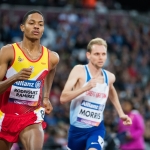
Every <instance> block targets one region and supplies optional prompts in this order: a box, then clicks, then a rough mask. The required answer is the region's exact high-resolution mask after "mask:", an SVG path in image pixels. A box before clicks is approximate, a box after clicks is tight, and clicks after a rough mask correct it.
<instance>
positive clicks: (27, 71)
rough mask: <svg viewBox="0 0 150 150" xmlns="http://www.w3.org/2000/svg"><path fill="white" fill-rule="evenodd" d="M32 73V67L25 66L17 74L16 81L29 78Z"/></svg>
mask: <svg viewBox="0 0 150 150" xmlns="http://www.w3.org/2000/svg"><path fill="white" fill-rule="evenodd" d="M31 73H32V68H23V69H22V70H21V71H20V72H19V73H17V74H15V78H16V81H22V80H28V79H29V78H30V75H31Z"/></svg>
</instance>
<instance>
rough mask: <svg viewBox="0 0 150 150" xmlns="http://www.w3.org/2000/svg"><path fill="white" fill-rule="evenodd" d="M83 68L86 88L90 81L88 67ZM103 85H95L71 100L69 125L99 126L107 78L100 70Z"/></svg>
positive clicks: (82, 126)
mask: <svg viewBox="0 0 150 150" xmlns="http://www.w3.org/2000/svg"><path fill="white" fill-rule="evenodd" d="M84 67H85V73H86V83H85V84H84V85H83V86H86V85H87V84H88V82H89V80H90V79H91V74H90V71H89V69H88V65H86V66H84ZM102 73H103V77H104V83H102V84H100V83H97V85H96V87H94V88H92V89H90V90H89V91H86V92H84V93H82V94H81V95H79V96H78V97H76V98H75V99H73V100H72V101H71V106H70V124H71V125H74V126H76V127H79V128H89V127H93V126H99V124H100V123H101V121H102V120H103V111H104V108H105V104H106V101H107V98H108V92H109V86H108V76H107V73H106V71H105V70H103V69H102Z"/></svg>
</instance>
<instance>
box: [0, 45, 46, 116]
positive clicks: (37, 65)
mask: <svg viewBox="0 0 150 150" xmlns="http://www.w3.org/2000/svg"><path fill="white" fill-rule="evenodd" d="M12 46H13V49H14V61H13V64H12V65H11V66H10V67H9V68H8V70H7V72H6V75H5V79H4V80H6V79H8V78H10V77H11V76H13V75H14V74H16V73H19V72H20V71H21V70H22V69H23V68H32V74H31V76H30V78H29V79H28V80H24V81H17V82H15V83H14V84H13V85H12V86H11V87H10V88H8V89H7V90H6V91H5V92H4V93H3V94H1V95H0V109H1V110H2V112H4V113H6V114H24V113H27V112H31V111H34V110H35V109H37V108H39V107H40V105H41V100H42V88H43V85H44V79H45V77H46V75H47V74H48V71H49V52H48V50H47V48H46V47H44V46H42V54H41V56H40V58H39V59H38V60H36V61H32V60H30V59H29V58H28V57H27V56H26V55H25V53H24V52H23V51H22V50H21V48H20V47H19V45H18V44H17V43H14V44H12Z"/></svg>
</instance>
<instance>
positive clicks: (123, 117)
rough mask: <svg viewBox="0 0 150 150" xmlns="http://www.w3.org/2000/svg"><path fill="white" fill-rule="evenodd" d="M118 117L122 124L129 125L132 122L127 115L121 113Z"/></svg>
mask: <svg viewBox="0 0 150 150" xmlns="http://www.w3.org/2000/svg"><path fill="white" fill-rule="evenodd" d="M120 119H121V120H122V121H123V124H124V125H131V124H132V120H131V118H130V117H129V116H128V115H125V114H123V115H122V116H120Z"/></svg>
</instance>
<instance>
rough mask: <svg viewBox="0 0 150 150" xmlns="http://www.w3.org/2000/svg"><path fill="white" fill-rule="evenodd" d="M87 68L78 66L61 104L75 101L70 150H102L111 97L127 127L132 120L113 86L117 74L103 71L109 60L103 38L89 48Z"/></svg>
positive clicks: (72, 114)
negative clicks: (104, 114)
mask: <svg viewBox="0 0 150 150" xmlns="http://www.w3.org/2000/svg"><path fill="white" fill-rule="evenodd" d="M86 56H87V59H88V60H89V63H88V64H87V65H77V66H75V67H74V68H73V69H72V71H71V73H70V75H69V78H68V80H67V82H66V85H65V87H64V90H63V91H62V94H61V97H60V101H61V103H66V102H71V107H70V129H69V135H68V149H69V150H85V149H86V150H102V149H103V146H104V136H105V127H104V122H103V111H104V108H105V104H106V101H107V98H108V97H109V99H110V100H111V101H112V103H113V105H114V106H115V108H116V110H117V112H118V114H119V117H120V118H121V119H122V120H123V123H124V124H125V125H131V124H132V121H131V119H130V118H129V117H128V116H127V115H125V114H124V112H123V110H122V108H121V105H120V102H119V99H118V96H117V92H116V90H115V88H114V86H113V83H114V82H115V76H114V74H112V73H110V72H109V71H106V70H104V69H102V67H103V65H104V63H105V61H106V59H107V43H106V41H105V40H103V39H101V38H95V39H93V40H91V41H90V42H89V44H88V46H87V53H86Z"/></svg>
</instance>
